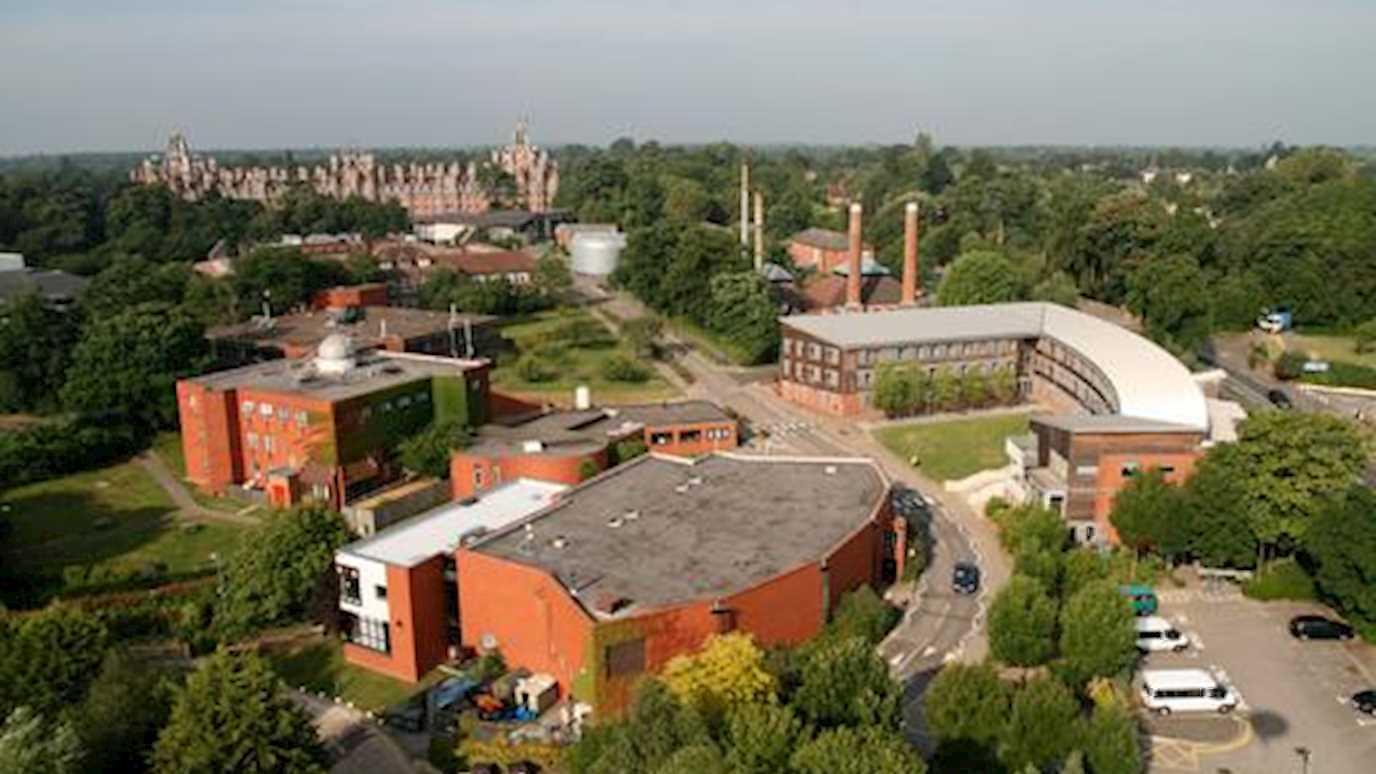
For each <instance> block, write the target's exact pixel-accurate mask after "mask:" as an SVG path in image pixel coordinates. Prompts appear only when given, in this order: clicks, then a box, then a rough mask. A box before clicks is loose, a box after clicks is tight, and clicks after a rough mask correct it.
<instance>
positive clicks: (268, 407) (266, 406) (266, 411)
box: [258, 403, 272, 417]
mask: <svg viewBox="0 0 1376 774" xmlns="http://www.w3.org/2000/svg"><path fill="white" fill-rule="evenodd" d="M258 413H259V414H260V415H262V416H264V417H270V416H272V404H271V403H261V404H259V405H258Z"/></svg>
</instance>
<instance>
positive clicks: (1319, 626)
mask: <svg viewBox="0 0 1376 774" xmlns="http://www.w3.org/2000/svg"><path fill="white" fill-rule="evenodd" d="M1353 635H1354V632H1353V631H1352V627H1351V626H1348V625H1347V624H1345V623H1343V622H1341V621H1334V620H1333V619H1331V618H1324V617H1323V616H1321V615H1297V616H1295V617H1294V618H1291V619H1290V636H1292V637H1294V638H1295V639H1297V640H1350V639H1352V637H1353Z"/></svg>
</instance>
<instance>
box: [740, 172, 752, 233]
mask: <svg viewBox="0 0 1376 774" xmlns="http://www.w3.org/2000/svg"><path fill="white" fill-rule="evenodd" d="M749 246H750V164H749V162H745V161H742V162H741V247H749Z"/></svg>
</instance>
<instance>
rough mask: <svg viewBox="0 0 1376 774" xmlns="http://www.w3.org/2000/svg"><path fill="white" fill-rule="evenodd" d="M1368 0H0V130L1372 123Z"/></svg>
mask: <svg viewBox="0 0 1376 774" xmlns="http://www.w3.org/2000/svg"><path fill="white" fill-rule="evenodd" d="M1373 39H1376V2H1373V0H1150V1H1145V0H1026V1H1025V2H1015V1H1014V0H940V2H934V1H931V0H873V1H871V2H846V1H845V0H830V2H819V1H815V0H786V1H776V0H674V1H672V2H671V1H669V0H391V2H367V1H365V0H0V154H10V153H21V152H32V151H67V150H128V149H152V148H160V147H161V146H162V145H163V143H164V142H165V139H166V136H167V134H168V132H169V131H170V130H171V129H173V128H175V127H180V128H182V129H184V130H185V131H186V132H187V135H188V137H189V139H190V140H191V142H192V145H193V146H194V147H199V148H226V147H233V148H249V147H252V148H279V147H305V146H315V145H319V146H337V145H358V146H363V147H381V146H394V145H432V146H440V145H469V144H493V143H497V142H502V141H505V139H506V138H507V136H508V135H509V133H510V127H511V125H512V123H513V120H514V119H515V117H516V116H518V115H522V114H528V115H530V116H531V118H532V133H533V135H534V138H535V139H536V141H537V142H541V143H544V144H558V143H565V142H585V143H595V144H605V143H607V142H609V141H610V140H612V139H614V138H615V137H617V136H620V135H627V134H629V135H631V136H633V137H636V138H637V139H642V140H643V139H649V138H657V139H659V140H661V141H665V142H675V141H689V142H700V141H711V140H718V139H730V140H734V141H739V142H750V143H763V142H786V141H799V142H815V143H861V142H901V141H908V140H910V139H911V138H912V137H913V134H914V131H915V129H916V128H918V127H921V128H924V129H927V130H929V131H931V132H933V133H934V134H935V136H936V138H937V140H938V142H943V143H956V144H994V143H998V144H1012V143H1099V144H1118V143H1135V144H1183V145H1209V144H1234V145H1259V144H1261V143H1264V142H1268V141H1270V140H1273V139H1277V138H1279V139H1284V140H1286V141H1289V142H1300V143H1315V142H1324V143H1333V144H1355V143H1371V142H1376V92H1373V90H1372V84H1373V81H1376V44H1373V42H1372V41H1373Z"/></svg>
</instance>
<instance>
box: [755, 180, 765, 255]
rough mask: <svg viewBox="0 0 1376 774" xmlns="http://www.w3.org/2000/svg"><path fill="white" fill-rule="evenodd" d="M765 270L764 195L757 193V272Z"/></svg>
mask: <svg viewBox="0 0 1376 774" xmlns="http://www.w3.org/2000/svg"><path fill="white" fill-rule="evenodd" d="M763 268H764V194H762V193H760V192H759V191H756V192H755V271H760V270H762V269H763Z"/></svg>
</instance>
